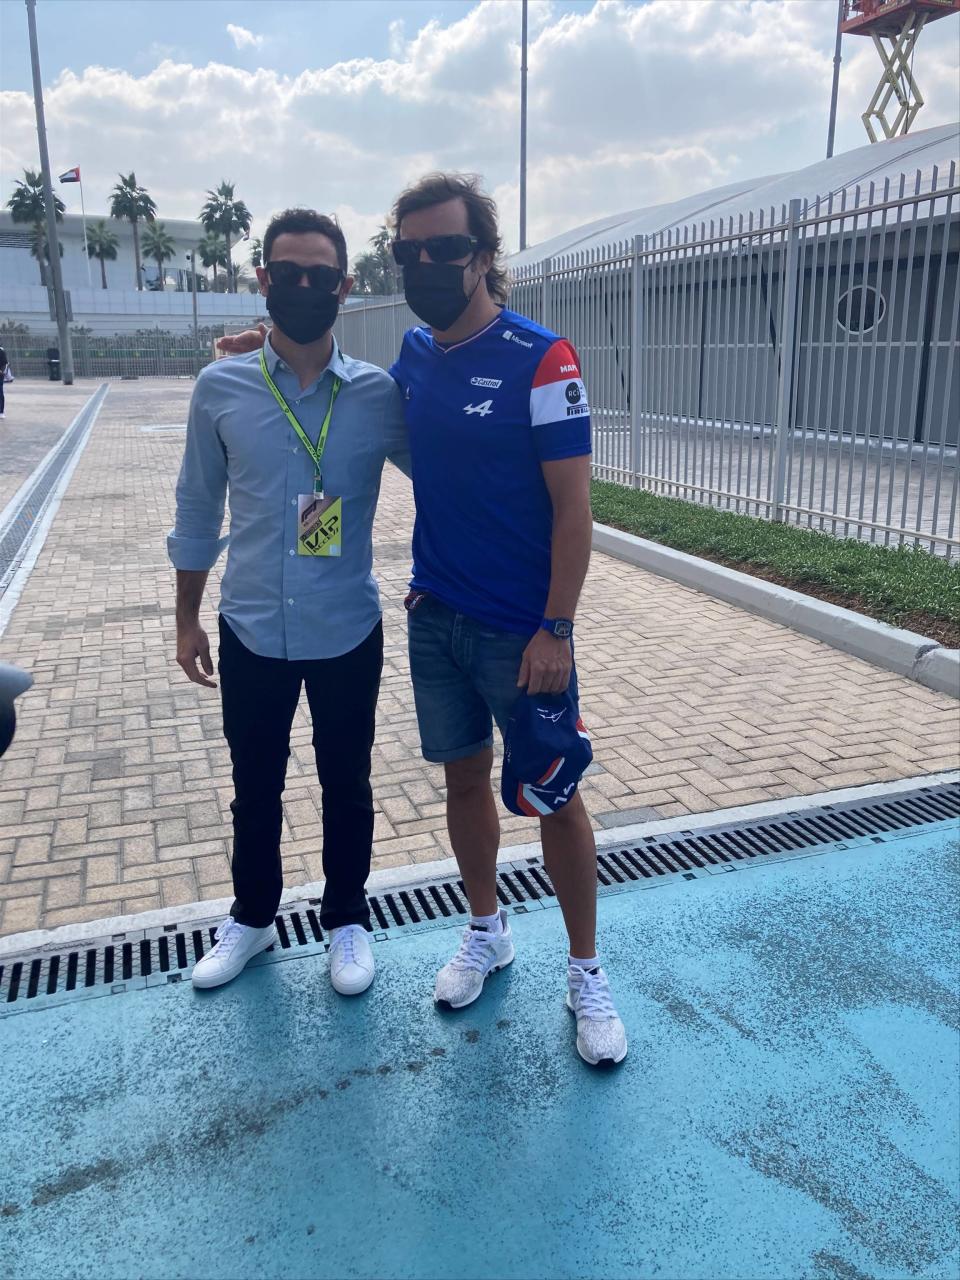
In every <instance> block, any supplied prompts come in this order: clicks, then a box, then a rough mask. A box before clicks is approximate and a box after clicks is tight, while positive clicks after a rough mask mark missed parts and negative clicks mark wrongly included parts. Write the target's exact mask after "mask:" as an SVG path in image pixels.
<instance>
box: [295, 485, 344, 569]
mask: <svg viewBox="0 0 960 1280" xmlns="http://www.w3.org/2000/svg"><path fill="white" fill-rule="evenodd" d="M342 535H343V510H342V500H341V499H340V498H330V497H327V495H326V494H325V493H324V491H323V478H322V477H321V476H320V475H319V474H318V475H317V476H316V478H315V480H314V482H313V493H301V494H300V495H299V496H298V498H297V554H298V555H301V556H339V555H340V551H341V548H342V545H343V543H342Z"/></svg>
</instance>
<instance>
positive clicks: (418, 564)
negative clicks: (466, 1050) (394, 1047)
mask: <svg viewBox="0 0 960 1280" xmlns="http://www.w3.org/2000/svg"><path fill="white" fill-rule="evenodd" d="M393 223H394V228H395V230H396V233H397V239H396V241H395V242H394V256H395V258H396V260H397V262H398V263H399V264H400V266H401V267H402V268H403V275H404V293H405V295H406V300H407V303H408V304H409V306H410V308H411V309H412V310H413V311H414V313H415V314H416V315H418V316H419V317H420V318H421V319H422V320H424V321H425V322H426V326H427V327H424V328H418V329H412V330H410V331H409V332H408V333H407V334H406V336H405V337H404V340H403V345H402V348H401V351H400V355H399V357H398V359H397V361H396V363H395V364H394V365H393V367H392V369H391V370H390V372H391V374H392V375H393V377H394V379H395V380H396V383H397V385H398V387H399V388H400V392H401V395H402V397H403V405H404V410H405V414H406V421H407V426H408V429H409V435H410V452H411V459H412V464H413V484H414V496H415V499H416V508H417V515H416V525H415V528H414V537H413V557H414V569H413V580H412V583H411V592H410V595H409V596H408V598H407V609H408V624H409V646H410V670H411V676H412V679H413V688H414V697H415V701H416V708H417V720H418V723H419V727H420V738H421V745H422V750H423V754H424V756H425V758H426V759H427V760H430V761H433V762H435V763H439V764H443V766H444V771H445V774H446V784H447V827H448V830H449V832H450V839H451V843H452V846H453V851H454V854H455V855H456V859H457V863H458V865H459V867H460V872H461V875H462V878H463V883H464V886H465V888H466V892H467V897H468V899H469V902H470V910H471V920H470V924H469V926H468V927H467V929H466V930H465V931H464V934H463V938H462V941H461V943H460V946H459V948H458V950H457V953H456V955H455V956H454V957H453V958H452V959H451V960H450V962H449V963H448V964H446V965H444V967H443V968H442V969H441V970H440V972H439V973H438V975H437V979H436V988H435V992H434V999H435V1001H436V1002H437V1004H439V1005H441V1006H445V1007H447V1008H454V1009H460V1008H463V1007H464V1006H466V1005H468V1004H471V1003H472V1002H473V1001H474V1000H476V999H477V997H478V996H479V995H480V994H481V992H482V990H483V984H484V981H485V980H486V978H487V976H488V975H489V974H490V973H493V972H494V971H495V970H497V969H501V968H503V967H504V966H505V965H507V964H509V963H510V962H511V961H512V960H513V958H514V946H513V935H512V932H511V930H510V926H509V923H508V921H507V917H506V913H505V912H502V911H500V910H499V909H498V904H497V893H496V866H497V851H498V848H499V844H500V824H499V819H498V817H497V810H496V805H495V803H494V799H493V793H492V790H491V785H490V777H491V769H492V765H493V723H494V721H495V722H496V723H497V725H498V727H499V729H500V731H501V733H502V732H503V731H504V730H505V728H506V725H507V722H508V720H509V718H510V713H511V710H512V709H513V706H514V704H515V702H516V700H517V698H518V696H519V694H520V691H521V690H522V689H525V690H526V692H527V694H541V693H559V692H562V691H564V690H567V689H570V690H571V692H572V693H573V694H574V696H576V692H577V685H576V670H575V667H574V662H573V644H572V637H573V619H574V614H575V612H576V607H577V602H578V600H579V597H580V590H581V588H582V586H583V581H584V577H585V576H586V572H587V565H588V563H589V559H590V544H591V535H592V527H593V526H592V516H591V511H590V449H591V435H590V415H589V406H588V402H587V395H586V390H585V388H584V385H583V381H582V379H581V377H580V363H579V359H578V357H577V354H576V352H575V351H574V349H573V347H572V346H571V345H570V344H569V343H568V342H567V341H565V340H564V339H562V338H558V337H557V335H556V334H553V333H550V332H549V331H548V330H546V329H544V328H543V327H542V326H540V325H538V324H535V323H533V321H531V320H527V319H525V318H524V317H523V316H520V315H518V314H516V313H515V312H513V311H509V310H507V309H506V307H505V306H504V303H505V301H506V293H507V277H506V272H505V271H504V269H503V266H502V265H501V262H500V248H501V241H500V235H499V231H498V228H497V215H496V206H495V205H494V202H493V201H492V200H491V199H490V198H489V197H488V196H486V195H484V194H483V192H482V191H481V189H480V186H479V182H478V180H477V179H475V178H472V177H468V176H464V175H460V174H431V175H430V176H428V177H426V178H424V179H423V180H422V181H421V182H419V183H417V184H416V186H414V187H412V188H410V189H409V190H407V191H405V192H403V194H402V195H401V196H400V197H399V199H398V200H397V202H396V205H395V207H394V210H393ZM261 340H262V339H261V338H260V337H259V335H256V334H253V333H250V334H244V335H238V336H237V338H235V339H231V340H227V341H226V342H224V343H223V344H222V345H223V346H224V348H225V349H226V350H229V351H244V350H249V348H250V345H251V344H253V343H256V342H259V341H261ZM528 811H529V812H530V814H531V816H539V818H540V828H541V840H542V846H543V855H544V861H545V863H546V867H547V870H548V872H549V874H550V877H551V879H552V881H553V883H554V886H555V888H556V890H557V897H558V899H559V902H560V907H561V910H562V912H563V917H564V922H565V924H566V927H567V932H568V935H569V941H570V955H569V962H568V966H567V1005H568V1007H569V1008H570V1009H571V1010H572V1012H573V1013H575V1015H576V1018H577V1049H578V1051H579V1053H580V1055H581V1057H583V1058H584V1060H585V1061H587V1062H589V1063H591V1064H594V1065H596V1064H599V1063H608V1062H621V1061H622V1060H623V1058H624V1057H625V1056H626V1053H627V1041H626V1034H625V1031H624V1027H623V1023H622V1022H621V1020H620V1018H619V1017H618V1016H617V1013H616V1009H615V1007H614V1004H613V999H612V996H611V993H610V987H609V983H608V980H607V977H606V974H605V973H604V971H603V969H602V968H601V967H600V961H599V958H598V957H597V954H596V904H597V862H596V843H595V841H594V837H593V831H592V829H591V827H590V822H589V819H588V817H587V814H586V810H585V809H584V807H583V801H582V800H581V799H580V797H579V795H576V794H575V795H574V796H573V797H572V799H571V800H570V801H569V802H568V803H567V804H566V805H564V806H563V807H562V808H560V809H559V810H558V811H556V812H552V813H550V814H549V815H546V814H539V813H537V811H536V810H534V809H530V810H528Z"/></svg>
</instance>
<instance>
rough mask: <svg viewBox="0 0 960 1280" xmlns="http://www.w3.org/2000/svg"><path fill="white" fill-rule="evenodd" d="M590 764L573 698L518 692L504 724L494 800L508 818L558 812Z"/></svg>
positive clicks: (589, 751)
mask: <svg viewBox="0 0 960 1280" xmlns="http://www.w3.org/2000/svg"><path fill="white" fill-rule="evenodd" d="M592 759H593V750H592V748H591V746H590V738H589V736H588V734H587V731H586V729H585V728H584V727H583V721H582V720H581V719H580V708H579V706H578V705H577V699H576V698H575V697H574V696H573V694H572V693H571V692H570V690H569V689H568V690H567V692H566V693H544V694H534V695H533V696H532V697H531V696H530V695H529V694H527V693H522V694H521V695H520V697H519V698H517V701H516V704H515V705H514V708H513V713H512V715H511V716H510V720H509V723H508V724H507V732H506V734H505V736H504V744H503V773H502V774H501V778H500V795H501V797H502V799H503V803H504V804H505V805H506V807H507V808H508V809H509V810H510V812H511V813H518V814H522V815H523V816H525V817H528V818H538V817H541V816H543V815H546V814H550V813H556V812H557V810H558V809H562V808H563V806H564V805H565V804H566V803H567V801H568V800H569V799H570V797H571V796H573V795H574V794H575V793H576V790H577V785H578V783H579V782H580V778H581V777H582V775H583V771H584V769H586V767H587V765H588V764H589V763H590V761H591V760H592Z"/></svg>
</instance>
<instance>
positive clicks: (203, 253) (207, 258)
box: [197, 231, 229, 289]
mask: <svg viewBox="0 0 960 1280" xmlns="http://www.w3.org/2000/svg"><path fill="white" fill-rule="evenodd" d="M197 252H198V253H199V254H200V261H201V262H202V263H203V265H204V266H205V267H213V287H214V289H216V287H217V267H225V266H226V265H227V262H228V260H229V259H228V257H227V244H226V241H225V240H224V238H223V236H218V235H217V233H216V232H215V231H208V232H207V234H206V235H205V236H204V237H203V239H202V240H201V241H200V243H199V244H198V245H197Z"/></svg>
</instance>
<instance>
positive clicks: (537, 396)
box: [530, 338, 590, 462]
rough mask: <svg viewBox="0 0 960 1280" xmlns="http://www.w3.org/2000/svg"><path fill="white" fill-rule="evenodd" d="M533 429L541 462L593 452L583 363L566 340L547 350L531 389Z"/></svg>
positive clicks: (554, 343)
mask: <svg viewBox="0 0 960 1280" xmlns="http://www.w3.org/2000/svg"><path fill="white" fill-rule="evenodd" d="M530 425H531V427H532V428H533V434H534V438H535V440H536V447H537V455H538V456H539V458H540V460H541V462H553V461H556V460H557V459H559V458H576V457H579V456H580V455H582V454H585V453H589V452H590V405H589V403H588V402H587V389H586V387H585V386H584V385H583V378H582V377H581V376H580V359H579V357H578V356H577V353H576V351H575V350H574V349H573V347H572V346H571V344H570V343H569V342H567V340H566V338H558V339H557V340H556V341H555V342H553V343H551V345H550V346H549V347H548V348H547V351H546V354H545V355H544V356H543V358H542V359H541V361H540V363H539V364H538V365H537V369H536V372H535V373H534V375H533V383H532V385H531V387H530Z"/></svg>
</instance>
